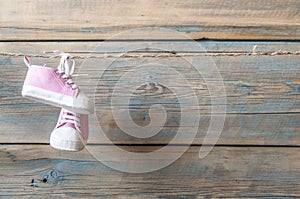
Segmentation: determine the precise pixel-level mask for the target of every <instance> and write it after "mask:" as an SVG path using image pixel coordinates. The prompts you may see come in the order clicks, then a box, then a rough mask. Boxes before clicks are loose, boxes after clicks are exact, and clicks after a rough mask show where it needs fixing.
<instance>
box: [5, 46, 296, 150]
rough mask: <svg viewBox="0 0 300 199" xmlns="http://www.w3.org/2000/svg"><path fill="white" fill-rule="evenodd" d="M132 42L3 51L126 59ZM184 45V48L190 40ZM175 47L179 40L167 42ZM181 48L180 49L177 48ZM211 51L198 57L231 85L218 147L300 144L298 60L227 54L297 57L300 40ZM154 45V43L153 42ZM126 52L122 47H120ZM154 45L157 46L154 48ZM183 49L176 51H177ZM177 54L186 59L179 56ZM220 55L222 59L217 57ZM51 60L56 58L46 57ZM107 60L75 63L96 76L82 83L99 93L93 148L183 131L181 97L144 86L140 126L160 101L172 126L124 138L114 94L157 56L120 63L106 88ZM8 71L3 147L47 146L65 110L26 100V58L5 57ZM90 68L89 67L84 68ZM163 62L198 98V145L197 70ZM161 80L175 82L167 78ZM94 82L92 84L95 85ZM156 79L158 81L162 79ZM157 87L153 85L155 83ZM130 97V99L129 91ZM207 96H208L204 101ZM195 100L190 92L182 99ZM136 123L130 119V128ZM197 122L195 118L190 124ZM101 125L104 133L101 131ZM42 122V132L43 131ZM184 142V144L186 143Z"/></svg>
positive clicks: (204, 121)
mask: <svg viewBox="0 0 300 199" xmlns="http://www.w3.org/2000/svg"><path fill="white" fill-rule="evenodd" d="M124 43H128V42H107V43H105V45H103V46H102V47H103V48H100V49H97V50H96V52H92V50H91V49H93V46H95V42H76V43H74V42H48V43H44V42H42V43H39V42H37V43H28V42H15V43H6V42H3V43H0V49H1V51H2V52H10V53H21V54H22V53H25V54H29V55H42V51H43V50H44V51H50V50H53V49H61V50H64V51H66V52H71V53H72V54H73V55H76V56H83V57H84V56H86V57H87V56H91V55H97V56H99V55H104V54H105V53H107V52H108V53H107V54H109V53H111V54H112V55H118V54H120V53H122V50H121V49H122V46H123V45H124ZM183 43H184V42H183ZM130 44H132V45H133V46H135V45H136V46H139V45H140V44H139V42H131V43H130ZM168 44H169V45H170V46H171V45H172V44H173V45H174V46H175V44H176V42H173V43H172V42H171V43H170V42H168ZM177 44H178V43H177ZM199 44H200V45H201V46H203V49H205V50H203V49H202V50H199V49H197V48H191V50H190V51H189V53H190V54H191V56H194V57H198V56H199V55H198V54H199V53H200V54H201V53H208V54H204V55H200V56H201V57H211V58H212V60H213V61H214V63H215V64H216V66H217V67H218V69H219V70H220V73H221V75H222V77H223V80H224V85H225V90H226V94H227V116H226V120H225V125H224V129H223V132H222V135H221V137H220V140H219V142H218V143H219V144H245V145H299V138H300V137H299V133H298V132H299V129H300V117H299V114H300V100H299V99H300V98H299V85H300V83H299V72H300V71H299V70H300V69H299V67H300V65H299V61H300V60H299V58H300V56H299V55H273V56H271V55H248V54H245V55H243V56H228V55H227V54H226V53H227V52H231V53H236V52H239V53H249V52H251V51H253V47H254V46H256V49H255V51H256V52H262V53H270V52H276V51H279V50H282V51H289V52H296V51H298V50H299V43H298V42H288V43H286V42H269V43H268V42H200V43H199ZM152 45H154V44H153V43H152ZM157 45H158V46H159V45H161V46H163V42H156V43H155V46H157ZM118 47H119V48H118ZM150 47H151V45H150ZM174 49H176V48H174ZM141 53H146V54H147V53H149V52H147V50H143V51H142V52H135V54H141ZM175 53H180V51H179V52H177V51H175ZM210 53H213V54H216V53H217V54H218V56H213V55H210ZM151 54H153V55H161V54H165V55H168V54H167V53H165V52H160V51H159V52H157V51H155V52H152V51H151ZM45 56H48V57H49V56H51V54H46V55H45ZM110 59H113V58H102V59H88V61H86V60H85V59H83V58H82V59H76V61H77V65H78V66H80V67H81V70H80V71H78V70H77V72H79V73H89V76H88V77H86V76H82V77H79V78H77V79H76V80H77V82H78V83H80V86H81V88H83V89H84V90H85V91H86V92H87V93H88V94H89V95H94V88H95V87H96V86H97V85H98V86H97V90H96V93H95V97H96V98H95V99H96V101H95V102H96V113H97V114H96V115H93V116H91V119H90V132H91V138H90V143H105V139H104V137H103V136H104V134H105V135H106V136H108V137H109V138H110V139H111V140H112V141H113V142H114V143H117V144H122V143H127V144H129V143H131V144H166V143H168V142H169V141H170V140H171V139H172V138H173V136H174V135H175V134H176V132H177V130H178V126H179V125H180V107H179V104H178V101H177V100H176V96H174V95H173V94H172V93H170V92H169V91H168V90H167V89H165V90H164V92H163V93H157V92H156V90H155V89H154V90H151V89H150V90H149V89H146V88H147V87H145V85H144V86H143V85H141V88H140V89H139V92H138V93H137V94H136V95H134V96H133V98H132V102H131V105H130V110H131V117H132V118H133V120H134V122H136V123H137V124H139V125H145V124H148V123H149V122H150V120H149V117H148V113H147V111H148V109H149V107H150V105H152V104H153V103H161V104H163V105H164V106H165V107H166V108H167V110H168V117H167V122H166V124H165V127H164V129H163V130H162V131H161V132H160V133H159V134H157V135H156V136H154V137H152V138H148V139H136V138H133V137H132V136H128V135H127V134H124V132H123V131H122V130H121V129H120V128H119V127H118V126H117V125H116V123H115V121H114V118H113V117H112V114H111V111H110V106H109V100H110V99H111V93H112V90H113V89H112V88H113V87H114V85H115V83H116V82H117V80H118V78H119V77H120V76H121V75H122V74H123V73H124V71H128V70H130V68H131V65H132V64H137V63H138V62H139V61H142V60H144V61H145V60H148V61H151V62H152V61H153V60H157V59H158V58H155V57H154V58H151V57H150V58H119V59H117V61H115V62H114V63H113V64H112V65H111V66H110V68H109V69H107V70H106V72H105V73H104V74H103V76H102V77H101V78H100V79H101V81H100V82H101V84H99V82H98V80H99V76H98V75H97V73H99V71H101V70H102V69H100V68H98V67H91V68H90V66H92V65H89V63H88V62H89V60H91V61H92V62H90V63H93V61H96V62H97V63H98V64H99V63H100V65H101V64H102V65H104V64H105V63H108V62H107V60H110ZM0 60H1V61H0V65H1V70H2V73H1V74H0V77H1V78H0V79H1V102H0V103H1V106H0V109H1V113H0V126H1V130H0V137H1V139H0V140H1V142H2V143H15V142H18V143H48V138H49V133H50V132H51V130H52V128H53V127H54V125H55V123H56V120H57V116H58V112H59V109H58V108H53V107H50V106H47V105H44V104H41V103H36V102H33V101H30V100H27V99H24V98H23V97H22V96H21V95H20V93H21V88H22V84H23V81H24V78H25V74H26V68H25V66H24V64H23V61H22V57H21V56H20V57H8V56H1V57H0ZM83 61H86V64H83V65H82V62H83ZM159 61H161V62H163V63H165V64H169V65H170V63H172V64H171V65H172V67H174V68H175V69H176V70H178V71H179V72H180V73H182V74H184V76H185V78H186V79H187V80H188V81H190V82H191V84H192V86H193V88H194V89H195V90H196V94H197V96H198V102H199V106H198V107H190V108H198V109H199V110H200V112H201V116H202V117H201V120H200V124H199V129H198V135H197V136H196V138H195V140H194V144H201V143H202V142H203V138H204V136H205V133H206V131H207V128H208V124H209V122H210V117H211V113H210V108H211V104H210V96H209V93H208V90H207V87H206V86H205V82H204V81H203V79H202V78H201V76H199V75H197V73H196V72H195V70H192V69H189V66H187V65H186V64H185V63H183V62H182V60H181V59H180V58H178V57H169V58H168V57H166V58H159ZM32 62H33V63H36V64H39V63H47V64H48V65H49V66H54V67H55V66H56V65H57V62H58V59H57V58H38V57H32ZM160 78H164V79H167V80H169V84H170V85H172V84H173V83H174V79H175V78H176V77H173V76H170V75H164V76H161V77H160ZM91 79H92V80H93V81H92V84H91V82H90V81H89V82H88V83H87V81H88V80H91ZM157 80H158V79H156V80H155V81H157ZM151 81H152V80H151ZM153 81H154V80H153ZM125 94H126V93H125ZM200 96H201V97H200ZM183 97H186V98H189V97H190V94H187V95H186V96H183ZM129 119H130V118H124V120H126V121H128V122H130V120H129ZM191 119H192V118H191ZM97 121H99V122H100V124H101V127H102V128H103V131H104V134H103V133H101V132H100V131H99V128H98V123H97ZM41 124H43V129H41ZM186 142H187V141H186V140H185V139H182V140H181V143H186Z"/></svg>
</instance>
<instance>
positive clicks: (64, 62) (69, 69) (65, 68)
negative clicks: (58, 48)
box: [57, 53, 78, 90]
mask: <svg viewBox="0 0 300 199" xmlns="http://www.w3.org/2000/svg"><path fill="white" fill-rule="evenodd" d="M69 56H70V55H69V54H65V53H64V54H62V57H61V58H60V63H59V65H58V67H57V73H58V74H62V78H64V79H68V80H67V82H66V83H67V84H68V85H71V88H72V89H73V90H75V89H77V88H78V86H77V85H76V84H75V83H74V82H73V80H72V75H73V73H74V68H75V61H74V60H73V64H72V66H70V65H69V62H68V58H69Z"/></svg>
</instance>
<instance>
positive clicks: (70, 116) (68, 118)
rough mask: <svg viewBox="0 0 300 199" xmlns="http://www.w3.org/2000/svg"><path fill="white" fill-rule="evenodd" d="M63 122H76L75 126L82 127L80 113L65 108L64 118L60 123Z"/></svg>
mask: <svg viewBox="0 0 300 199" xmlns="http://www.w3.org/2000/svg"><path fill="white" fill-rule="evenodd" d="M63 123H71V124H74V125H75V127H77V128H78V129H80V115H79V114H76V113H72V112H70V111H67V110H64V111H63V113H62V119H61V120H60V122H59V124H63Z"/></svg>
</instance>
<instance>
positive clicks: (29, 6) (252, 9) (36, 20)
mask: <svg viewBox="0 0 300 199" xmlns="http://www.w3.org/2000/svg"><path fill="white" fill-rule="evenodd" d="M299 8H300V3H299V1H297V0H289V1H279V0H275V1H274V0H262V1H259V2H258V1H247V0H241V1H224V0H201V1H199V0H187V1H173V0H164V1H159V0H155V1H148V0H143V1H138V2H137V1H133V0H123V1H95V0H89V1H76V2H69V1H63V0H56V1H46V0H42V1H38V2H36V1H33V0H30V1H22V0H13V1H9V2H8V1H1V2H0V13H1V15H0V17H1V18H0V19H1V25H0V39H1V40H24V39H25V40H26V39H29V40H42V39H46V40H61V39H63V40H65V39H72V40H77V39H79V40H80V39H84V40H86V39H107V38H108V37H110V36H112V35H114V34H117V33H119V32H121V31H124V30H129V29H132V28H141V27H167V28H170V29H173V30H176V31H179V32H183V33H187V34H188V35H189V36H190V37H192V38H194V39H201V38H210V39H291V40H294V39H300V34H299V20H300V15H299ZM135 39H138V38H135ZM149 39H151V38H149ZM165 39H168V38H167V37H166V38H165Z"/></svg>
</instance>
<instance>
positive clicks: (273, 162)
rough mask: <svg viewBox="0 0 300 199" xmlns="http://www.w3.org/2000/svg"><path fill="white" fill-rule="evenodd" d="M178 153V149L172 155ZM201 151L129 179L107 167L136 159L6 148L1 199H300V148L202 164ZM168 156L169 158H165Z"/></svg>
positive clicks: (261, 150)
mask: <svg viewBox="0 0 300 199" xmlns="http://www.w3.org/2000/svg"><path fill="white" fill-rule="evenodd" d="M90 147H92V148H93V149H94V150H95V151H99V152H101V153H111V146H90ZM178 148H179V147H173V148H172V150H170V151H169V153H172V151H173V152H176V151H177V150H179V149H178ZM124 149H126V150H131V151H134V152H145V151H149V150H150V151H151V150H153V149H154V148H153V147H146V146H140V147H137V146H132V147H125V148H124ZM198 150H199V147H190V149H189V150H188V151H187V152H186V153H185V154H184V155H183V156H182V157H181V158H180V159H178V160H177V161H176V162H175V163H173V164H172V165H170V166H168V167H166V168H164V169H161V170H159V171H155V172H151V173H144V174H129V173H122V172H119V171H116V170H113V169H111V168H109V167H107V166H105V165H104V164H103V163H109V162H115V161H118V162H124V161H125V162H126V161H131V160H130V158H129V159H125V158H116V157H115V154H113V155H111V156H107V157H106V158H104V159H103V160H102V162H98V161H97V160H95V159H94V158H93V157H92V156H91V155H90V154H89V152H88V151H87V150H84V151H82V152H79V153H70V152H69V153H68V152H61V151H56V150H51V149H50V147H49V146H44V145H2V146H1V148H0V160H1V161H0V174H1V175H0V179H1V181H0V187H1V189H0V196H2V197H4V198H5V197H11V196H12V197H22V198H27V197H34V198H42V197H43V198H44V197H52V198H53V197H57V198H70V197H72V198H97V197H108V198H159V197H161V198H167V197H178V198H195V197H199V198H200V197H208V198H211V197H229V198H241V197H248V198H250V197H251V198H252V197H255V198H258V197H262V198H271V197H272V198H274V197H275V198H280V197H300V192H299V190H300V189H299V187H300V184H299V177H300V163H299V159H300V157H299V153H298V151H299V148H286V147H283V148H278V147H269V148H265V147H258V148H248V147H215V148H214V149H213V151H211V153H210V154H209V155H208V156H206V157H205V158H204V159H199V157H198ZM169 155H170V154H169ZM164 156H167V157H168V154H161V156H160V157H164ZM160 157H158V158H157V159H156V161H159V158H160ZM161 160H162V161H163V160H164V159H161ZM154 161H155V160H154Z"/></svg>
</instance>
